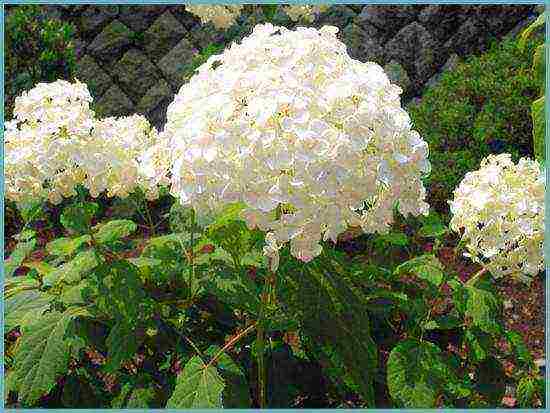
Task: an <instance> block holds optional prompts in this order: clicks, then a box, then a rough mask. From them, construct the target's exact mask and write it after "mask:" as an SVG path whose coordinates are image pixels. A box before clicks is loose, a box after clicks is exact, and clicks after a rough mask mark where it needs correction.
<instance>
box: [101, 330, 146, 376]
mask: <svg viewBox="0 0 550 413" xmlns="http://www.w3.org/2000/svg"><path fill="white" fill-rule="evenodd" d="M105 344H106V346H107V351H108V354H107V364H106V365H105V366H104V371H105V372H106V373H114V372H116V371H117V370H118V368H119V367H120V365H121V363H122V362H124V361H126V360H129V359H130V358H131V357H132V356H133V355H134V354H135V353H136V351H137V349H138V345H139V343H138V337H137V336H136V330H135V328H133V327H132V326H131V325H130V324H129V323H127V322H126V321H125V320H121V321H119V322H117V323H116V324H115V325H114V326H113V328H112V329H111V332H110V333H109V335H108V336H107V340H106V342H105Z"/></svg>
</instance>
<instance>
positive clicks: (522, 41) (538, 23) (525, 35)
mask: <svg viewBox="0 0 550 413" xmlns="http://www.w3.org/2000/svg"><path fill="white" fill-rule="evenodd" d="M544 23H545V13H542V14H541V15H539V17H537V19H536V20H535V21H534V22H533V23H531V24H530V25H529V26H527V28H526V29H525V30H524V31H523V32H521V33H520V38H519V42H518V45H519V47H520V48H522V49H524V48H525V46H526V45H527V40H528V39H529V36H531V33H533V32H534V31H535V30H537V29H538V28H540V27H542V26H544Z"/></svg>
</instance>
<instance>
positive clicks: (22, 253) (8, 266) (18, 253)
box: [4, 239, 36, 278]
mask: <svg viewBox="0 0 550 413" xmlns="http://www.w3.org/2000/svg"><path fill="white" fill-rule="evenodd" d="M35 245H36V240H35V239H31V240H30V241H26V242H18V243H17V245H16V246H15V249H14V250H13V252H12V253H11V255H10V256H9V258H8V259H7V260H4V277H5V278H10V277H12V276H13V274H14V273H15V271H16V270H17V269H18V268H19V267H20V266H21V264H22V263H23V261H25V258H27V257H28V256H29V255H30V253H31V252H32V251H33V250H34V247H35Z"/></svg>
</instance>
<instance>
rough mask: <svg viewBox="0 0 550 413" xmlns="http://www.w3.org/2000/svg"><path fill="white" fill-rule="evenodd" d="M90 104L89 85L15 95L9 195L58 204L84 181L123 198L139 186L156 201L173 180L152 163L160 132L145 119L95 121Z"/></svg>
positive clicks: (9, 127)
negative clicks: (154, 167) (46, 199)
mask: <svg viewBox="0 0 550 413" xmlns="http://www.w3.org/2000/svg"><path fill="white" fill-rule="evenodd" d="M91 101H92V98H91V96H90V93H89V92H88V89H87V87H86V85H84V84H82V83H80V82H78V81H76V82H75V83H69V82H67V81H64V80H58V81H56V82H53V83H39V84H38V85H37V86H36V87H34V88H33V89H31V90H30V91H28V92H24V93H23V94H22V95H21V96H19V97H17V98H16V100H15V107H14V115H15V119H14V120H12V121H9V122H6V130H5V133H4V144H5V150H6V151H5V152H6V157H5V159H4V168H5V169H4V174H5V175H4V176H5V188H6V197H7V198H9V199H12V200H14V201H16V202H24V201H28V200H30V199H36V198H40V199H44V198H48V199H49V200H50V201H51V202H52V203H59V202H61V201H62V199H63V197H70V196H74V195H76V191H75V188H76V186H77V185H79V184H81V185H84V186H85V187H86V188H88V189H89V190H90V194H91V195H92V196H93V197H97V196H99V194H100V193H101V192H103V191H107V192H108V195H109V196H120V197H124V196H126V195H128V193H129V192H131V191H132V190H134V189H135V188H136V187H137V186H138V185H139V186H141V187H143V189H144V191H146V193H147V194H148V195H149V196H152V197H154V196H155V194H156V191H158V189H157V188H156V186H157V184H163V183H166V178H164V180H163V179H162V178H160V175H163V173H162V167H160V166H159V168H158V169H157V170H156V171H155V172H151V169H152V167H151V165H149V163H150V162H149V161H148V159H149V158H155V157H158V155H156V152H159V151H162V142H163V141H162V140H160V139H158V138H157V132H156V130H155V129H154V128H151V126H150V125H149V123H148V121H147V120H146V119H145V118H144V117H143V116H138V115H134V116H130V117H126V118H107V119H103V120H100V119H96V118H95V117H94V113H93V111H92V110H91V109H90V103H91ZM144 151H145V154H146V155H142V154H143V153H144ZM143 156H145V157H146V158H147V159H143V160H142V161H141V162H140V159H141V158H142V157H143ZM163 162H164V164H163V167H164V171H166V170H167V169H166V166H167V165H166V162H167V161H166V160H165V158H164V160H163Z"/></svg>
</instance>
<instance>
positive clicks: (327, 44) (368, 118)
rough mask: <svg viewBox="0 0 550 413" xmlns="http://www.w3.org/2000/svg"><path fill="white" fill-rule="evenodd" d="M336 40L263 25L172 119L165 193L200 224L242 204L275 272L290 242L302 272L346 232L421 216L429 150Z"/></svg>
mask: <svg viewBox="0 0 550 413" xmlns="http://www.w3.org/2000/svg"><path fill="white" fill-rule="evenodd" d="M337 31H338V29H337V28H336V27H331V26H325V27H323V28H322V29H320V30H317V29H313V28H303V27H302V28H298V29H297V30H295V31H291V30H288V29H286V28H283V27H274V26H273V25H271V24H265V25H258V26H256V27H255V28H254V31H253V33H252V34H251V35H250V36H249V37H247V38H245V39H244V40H243V41H242V43H241V44H236V43H234V44H233V45H231V47H230V48H228V49H226V50H225V51H224V52H223V53H222V54H220V55H216V56H212V57H210V58H209V60H208V61H207V62H206V63H205V64H204V65H202V66H201V67H200V68H199V69H198V73H197V74H196V75H195V76H193V77H192V78H191V79H190V82H189V83H187V84H185V85H183V86H182V87H181V89H180V91H179V93H178V94H177V95H176V97H175V99H174V101H173V102H172V103H171V104H170V106H169V108H168V114H167V124H166V128H165V132H166V133H167V134H168V135H169V136H170V139H171V149H172V156H173V159H174V163H173V166H172V169H171V173H172V187H171V190H172V193H173V194H174V195H175V196H176V197H178V198H179V200H180V202H181V203H182V204H184V205H185V204H187V205H191V206H192V207H194V209H195V210H196V211H198V213H199V214H201V213H205V211H209V212H216V211H217V210H218V209H219V208H221V207H223V206H224V205H226V204H230V203H234V202H243V203H244V204H246V206H247V208H246V210H245V211H244V212H243V217H244V219H245V220H246V222H247V223H248V225H249V226H250V227H258V228H260V229H261V230H263V231H266V232H268V233H267V236H266V240H267V246H266V248H265V253H266V255H268V256H270V257H271V258H272V264H273V266H274V267H276V263H277V256H278V253H277V251H278V250H279V248H281V247H282V246H283V245H284V244H285V243H287V242H289V241H290V246H291V252H292V254H293V255H294V256H295V257H297V258H298V259H300V260H302V261H306V262H307V261H309V260H311V259H313V258H314V257H315V256H317V255H319V254H320V253H321V245H320V241H321V239H324V240H327V239H331V240H333V241H336V239H337V237H338V235H339V234H340V233H342V232H343V231H344V230H345V229H346V228H347V227H348V225H349V226H361V227H362V229H363V230H364V231H365V232H368V233H372V232H386V231H387V230H388V227H389V225H390V223H391V222H392V221H393V207H394V205H395V203H398V207H399V211H400V212H401V213H402V214H405V215H406V214H409V213H410V214H413V215H419V214H426V213H427V212H428V205H427V204H426V203H425V202H424V198H425V189H424V187H423V185H422V182H421V177H422V176H423V174H425V173H427V172H429V168H430V164H429V162H428V160H427V155H428V147H427V144H426V142H425V141H424V140H422V139H421V137H420V136H419V134H418V133H417V132H415V131H413V130H411V124H410V118H409V116H408V114H407V112H406V111H404V110H403V109H402V108H401V106H400V97H399V95H400V93H401V92H402V91H401V89H400V88H399V87H397V86H396V85H393V84H391V83H390V81H389V79H388V77H387V76H386V74H385V73H384V70H383V69H382V68H381V67H380V66H378V65H377V64H375V63H362V62H359V61H357V60H354V59H352V58H351V57H350V56H349V55H348V54H347V52H346V46H345V45H344V44H343V43H341V42H340V41H339V40H338V39H337V38H336V33H337Z"/></svg>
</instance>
